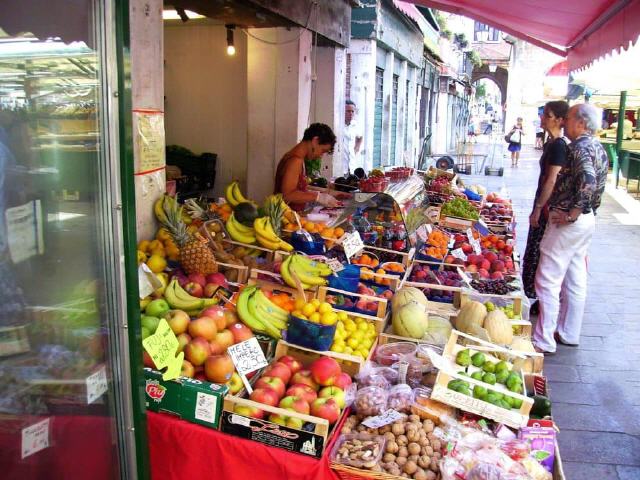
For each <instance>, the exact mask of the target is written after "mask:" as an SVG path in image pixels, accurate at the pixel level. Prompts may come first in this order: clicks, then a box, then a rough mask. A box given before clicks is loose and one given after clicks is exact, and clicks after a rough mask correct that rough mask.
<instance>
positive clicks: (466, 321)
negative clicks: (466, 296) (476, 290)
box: [456, 301, 487, 335]
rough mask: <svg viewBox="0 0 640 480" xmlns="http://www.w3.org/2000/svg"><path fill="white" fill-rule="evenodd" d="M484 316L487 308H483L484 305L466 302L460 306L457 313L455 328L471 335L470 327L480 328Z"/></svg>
mask: <svg viewBox="0 0 640 480" xmlns="http://www.w3.org/2000/svg"><path fill="white" fill-rule="evenodd" d="M486 316H487V307H485V306H484V304H482V303H481V302H475V301H470V302H467V303H465V304H464V305H463V306H462V308H461V309H460V312H458V318H456V328H457V329H458V330H460V331H461V332H464V333H468V334H470V335H472V333H471V328H472V326H473V325H476V326H478V327H482V326H483V324H484V319H485V317H486Z"/></svg>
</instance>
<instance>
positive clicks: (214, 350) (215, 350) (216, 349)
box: [209, 340, 226, 355]
mask: <svg viewBox="0 0 640 480" xmlns="http://www.w3.org/2000/svg"><path fill="white" fill-rule="evenodd" d="M209 347H211V355H222V354H223V353H224V352H226V349H225V348H224V347H223V346H222V345H220V343H218V342H217V341H216V340H211V341H210V342H209Z"/></svg>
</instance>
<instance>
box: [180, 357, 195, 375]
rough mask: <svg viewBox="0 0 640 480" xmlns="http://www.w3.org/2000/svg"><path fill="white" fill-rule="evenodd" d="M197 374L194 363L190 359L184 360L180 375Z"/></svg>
mask: <svg viewBox="0 0 640 480" xmlns="http://www.w3.org/2000/svg"><path fill="white" fill-rule="evenodd" d="M195 374H196V369H195V368H193V365H192V364H191V362H189V361H188V360H183V361H182V369H181V370H180V375H181V376H183V377H189V378H193V376H194V375H195Z"/></svg>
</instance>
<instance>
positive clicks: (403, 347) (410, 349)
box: [376, 342, 417, 367]
mask: <svg viewBox="0 0 640 480" xmlns="http://www.w3.org/2000/svg"><path fill="white" fill-rule="evenodd" d="M416 348H417V347H416V344H415V343H411V342H397V343H387V344H385V345H380V346H379V347H378V348H377V349H376V362H378V363H379V364H380V365H384V366H387V367H388V366H391V365H393V364H394V363H396V362H399V361H401V360H405V359H406V358H408V357H412V356H414V355H415V353H416Z"/></svg>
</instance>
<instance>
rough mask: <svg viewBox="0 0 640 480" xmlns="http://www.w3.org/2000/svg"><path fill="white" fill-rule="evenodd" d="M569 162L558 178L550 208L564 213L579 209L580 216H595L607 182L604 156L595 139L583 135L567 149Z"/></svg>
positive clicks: (607, 165)
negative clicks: (588, 214)
mask: <svg viewBox="0 0 640 480" xmlns="http://www.w3.org/2000/svg"><path fill="white" fill-rule="evenodd" d="M568 160H569V161H568V164H567V166H566V167H563V168H562V170H560V173H559V174H558V180H557V181H556V185H555V188H554V189H553V193H552V194H551V199H550V200H549V208H555V209H558V210H564V211H567V212H568V211H569V210H572V209H574V208H579V209H580V210H582V213H590V212H591V211H593V212H594V213H595V211H596V210H597V209H598V207H599V206H600V202H601V201H602V194H603V193H604V187H605V183H606V181H607V173H608V171H609V158H608V157H607V153H606V152H605V151H604V148H603V147H602V145H601V144H600V142H599V141H598V140H596V138H595V137H593V136H591V135H582V136H580V137H578V138H577V139H576V140H575V141H574V142H573V143H571V145H569V158H568Z"/></svg>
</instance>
